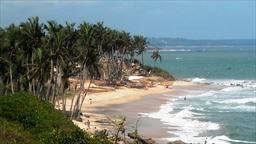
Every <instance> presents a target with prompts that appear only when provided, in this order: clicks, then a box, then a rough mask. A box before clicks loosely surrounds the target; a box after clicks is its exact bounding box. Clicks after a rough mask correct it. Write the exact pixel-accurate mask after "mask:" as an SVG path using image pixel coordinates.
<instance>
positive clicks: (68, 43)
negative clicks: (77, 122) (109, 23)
mask: <svg viewBox="0 0 256 144" xmlns="http://www.w3.org/2000/svg"><path fill="white" fill-rule="evenodd" d="M146 45H147V42H146V39H145V38H144V37H143V36H131V35H130V34H129V33H127V32H125V31H117V30H114V29H110V28H108V27H106V26H104V25H103V23H97V24H89V23H86V22H83V23H82V24H80V25H78V26H75V24H74V23H68V22H66V23H65V25H62V24H58V23H57V22H55V21H48V22H47V23H46V24H44V23H40V21H39V18H38V17H32V18H29V19H28V20H27V21H25V22H22V23H20V25H14V24H11V25H10V26H8V27H6V28H0V94H8V93H10V92H11V93H14V92H17V91H27V92H30V93H32V94H33V95H35V96H38V97H39V98H40V99H42V100H46V101H49V102H51V103H53V104H55V101H56V97H57V96H63V95H64V93H65V91H66V89H67V88H68V87H69V83H68V78H69V77H71V76H73V75H75V76H77V77H79V79H80V81H81V83H80V91H79V96H78V98H77V100H76V101H74V104H73V105H72V106H73V107H72V111H74V113H72V116H74V117H77V116H79V108H80V107H81V105H82V103H83V100H84V96H85V95H86V94H84V96H81V95H82V92H84V91H85V90H84V83H83V82H82V81H85V80H86V79H90V80H92V79H102V80H112V79H121V78H122V76H123V63H124V61H125V60H128V59H133V57H134V56H135V55H140V54H142V53H143V51H144V50H145V48H146ZM104 63H108V64H111V65H112V67H111V66H110V65H107V67H103V66H104V65H102V64H104ZM63 103H65V102H64V99H63ZM62 109H63V111H65V105H63V106H62Z"/></svg>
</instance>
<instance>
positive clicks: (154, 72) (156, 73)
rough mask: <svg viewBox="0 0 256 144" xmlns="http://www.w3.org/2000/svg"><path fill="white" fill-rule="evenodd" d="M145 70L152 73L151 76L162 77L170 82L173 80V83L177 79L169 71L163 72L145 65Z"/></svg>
mask: <svg viewBox="0 0 256 144" xmlns="http://www.w3.org/2000/svg"><path fill="white" fill-rule="evenodd" d="M144 68H145V69H146V70H147V71H150V75H151V76H160V77H163V78H165V79H168V80H172V81H173V80H175V78H174V77H173V76H172V75H171V74H169V72H168V71H166V70H163V69H161V68H159V67H152V66H147V65H145V66H144Z"/></svg>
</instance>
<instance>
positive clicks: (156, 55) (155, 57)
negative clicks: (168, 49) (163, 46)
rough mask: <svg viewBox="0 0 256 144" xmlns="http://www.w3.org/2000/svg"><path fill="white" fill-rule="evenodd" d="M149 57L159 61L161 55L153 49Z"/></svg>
mask: <svg viewBox="0 0 256 144" xmlns="http://www.w3.org/2000/svg"><path fill="white" fill-rule="evenodd" d="M151 58H152V59H153V60H154V61H155V62H156V61H157V60H159V61H162V57H161V55H160V54H159V51H158V50H154V51H153V53H152V55H151Z"/></svg>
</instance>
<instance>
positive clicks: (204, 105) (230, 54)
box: [144, 46, 256, 144]
mask: <svg viewBox="0 0 256 144" xmlns="http://www.w3.org/2000/svg"><path fill="white" fill-rule="evenodd" d="M151 54H152V53H151V52H147V53H145V57H148V58H146V59H145V64H148V65H152V66H154V65H155V66H159V67H162V68H164V69H166V70H168V71H169V72H170V73H172V74H173V75H174V76H175V77H177V78H179V79H185V80H189V81H192V82H196V83H208V84H210V85H211V86H213V87H214V86H216V87H218V89H198V90H184V96H176V97H175V96H172V95H169V96H170V100H169V102H167V103H166V104H163V105H162V106H161V108H160V110H159V111H158V112H152V113H147V114H144V116H148V117H151V118H156V119H160V121H162V122H163V123H164V124H166V126H167V127H168V130H169V131H168V132H169V133H170V137H168V138H166V139H167V140H170V141H172V140H177V139H181V140H183V141H185V142H187V143H200V144H205V143H206V142H207V144H208V143H210V144H212V143H215V144H229V143H231V144H243V143H248V144H249V143H254V144H256V46H239V47H203V46H201V47H182V48H180V47H179V48H172V49H171V50H168V51H167V50H165V51H161V52H160V54H161V56H162V62H154V61H152V60H151V59H149V57H150V55H151ZM167 95H168V94H167ZM184 97H186V98H187V100H184Z"/></svg>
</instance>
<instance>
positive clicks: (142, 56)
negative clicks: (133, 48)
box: [141, 52, 144, 66]
mask: <svg viewBox="0 0 256 144" xmlns="http://www.w3.org/2000/svg"><path fill="white" fill-rule="evenodd" d="M143 53H144V52H142V53H141V62H142V65H143V66H144V54H143Z"/></svg>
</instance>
